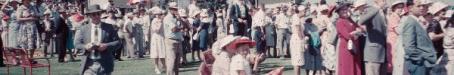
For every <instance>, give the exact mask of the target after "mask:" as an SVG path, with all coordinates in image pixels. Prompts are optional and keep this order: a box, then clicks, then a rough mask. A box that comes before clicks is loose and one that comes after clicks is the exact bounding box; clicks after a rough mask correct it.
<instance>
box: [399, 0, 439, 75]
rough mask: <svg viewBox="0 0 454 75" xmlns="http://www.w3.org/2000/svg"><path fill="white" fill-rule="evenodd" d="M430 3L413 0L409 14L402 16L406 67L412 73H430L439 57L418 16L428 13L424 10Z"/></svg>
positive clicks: (423, 74)
mask: <svg viewBox="0 0 454 75" xmlns="http://www.w3.org/2000/svg"><path fill="white" fill-rule="evenodd" d="M429 4H430V3H428V2H427V1H425V0H413V4H411V5H409V6H408V7H409V15H408V16H405V17H403V18H402V20H401V23H400V25H399V26H402V34H400V36H401V38H402V40H401V41H402V44H403V47H404V50H405V65H406V66H405V67H406V68H407V70H406V71H407V72H409V73H410V75H429V74H428V72H429V69H428V68H430V67H432V66H433V65H434V64H435V62H436V60H437V58H436V52H435V48H434V46H433V44H432V41H431V39H430V37H429V35H428V34H427V32H426V30H425V29H424V28H423V27H422V23H421V21H419V20H418V18H417V17H420V16H423V15H425V14H427V12H425V11H424V10H426V9H427V8H428V6H429Z"/></svg>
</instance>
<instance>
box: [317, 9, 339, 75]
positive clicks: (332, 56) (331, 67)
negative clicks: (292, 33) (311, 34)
mask: <svg viewBox="0 0 454 75" xmlns="http://www.w3.org/2000/svg"><path fill="white" fill-rule="evenodd" d="M317 11H318V12H320V15H318V16H317V18H316V19H315V20H314V23H315V24H316V25H318V26H319V28H325V29H324V31H323V32H322V33H321V35H320V38H321V44H322V46H321V47H320V51H321V55H322V58H323V61H322V62H323V66H324V67H325V68H326V69H325V71H324V72H325V73H326V74H332V73H334V71H335V70H336V59H337V53H336V50H335V48H336V45H335V44H336V43H335V41H336V40H334V39H333V38H335V37H336V36H337V35H336V34H337V33H336V26H335V25H334V24H333V22H332V21H331V20H330V17H328V15H329V7H328V5H320V6H319V7H318V10H317ZM322 30H323V29H322Z"/></svg>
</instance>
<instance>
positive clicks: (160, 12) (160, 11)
mask: <svg viewBox="0 0 454 75" xmlns="http://www.w3.org/2000/svg"><path fill="white" fill-rule="evenodd" d="M153 14H155V15H159V14H164V11H163V10H161V9H156V10H153Z"/></svg>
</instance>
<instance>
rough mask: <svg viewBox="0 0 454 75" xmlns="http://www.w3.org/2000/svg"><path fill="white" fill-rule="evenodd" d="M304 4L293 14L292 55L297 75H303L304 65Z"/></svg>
mask: <svg viewBox="0 0 454 75" xmlns="http://www.w3.org/2000/svg"><path fill="white" fill-rule="evenodd" d="M304 9H305V7H304V6H300V7H298V11H299V13H298V14H295V15H293V16H292V25H291V28H292V33H293V34H292V35H291V37H290V55H291V61H292V65H293V69H294V74H295V75H301V73H300V72H301V71H300V70H301V68H300V67H301V66H303V65H304V55H303V53H304V50H305V38H306V39H307V37H305V36H304V33H303V32H304V26H303V25H302V24H303V22H302V20H303V17H304V14H305V12H304Z"/></svg>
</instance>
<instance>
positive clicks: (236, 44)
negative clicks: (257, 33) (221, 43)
mask: <svg viewBox="0 0 454 75" xmlns="http://www.w3.org/2000/svg"><path fill="white" fill-rule="evenodd" d="M255 44H256V42H254V41H252V40H251V39H249V38H247V37H242V38H238V39H235V41H233V42H231V43H230V44H229V45H227V46H226V47H225V48H227V49H236V48H238V47H239V46H240V45H248V46H250V47H254V46H255Z"/></svg>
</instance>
